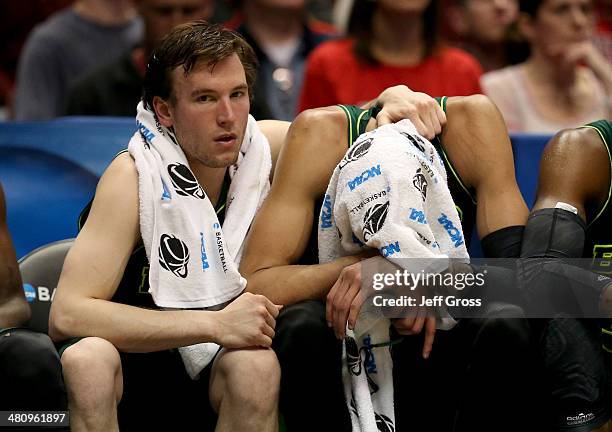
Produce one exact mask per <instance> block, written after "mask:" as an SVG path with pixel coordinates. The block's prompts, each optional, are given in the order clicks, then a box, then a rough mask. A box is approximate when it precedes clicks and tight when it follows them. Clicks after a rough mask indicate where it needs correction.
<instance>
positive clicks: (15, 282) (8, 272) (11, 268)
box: [0, 185, 31, 328]
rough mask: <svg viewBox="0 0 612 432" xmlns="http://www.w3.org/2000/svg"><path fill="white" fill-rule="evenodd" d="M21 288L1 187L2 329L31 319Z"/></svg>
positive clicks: (0, 270) (0, 279)
mask: <svg viewBox="0 0 612 432" xmlns="http://www.w3.org/2000/svg"><path fill="white" fill-rule="evenodd" d="M30 314H31V312H30V307H29V306H28V303H27V302H26V299H25V296H24V294H23V288H22V287H21V275H20V273H19V265H18V264H17V257H16V256H15V249H14V247H13V242H12V241H11V236H10V234H9V231H8V226H7V224H6V202H5V198H4V190H3V189H2V186H1V185H0V328H2V327H5V328H6V327H18V326H20V325H23V324H24V323H25V322H26V321H28V320H29V319H30Z"/></svg>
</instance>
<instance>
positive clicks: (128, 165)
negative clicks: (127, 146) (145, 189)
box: [96, 151, 138, 197]
mask: <svg viewBox="0 0 612 432" xmlns="http://www.w3.org/2000/svg"><path fill="white" fill-rule="evenodd" d="M133 191H136V193H137V192H138V170H137V169H136V163H135V162H134V159H132V156H131V155H130V154H129V153H128V152H127V151H123V152H121V153H119V154H118V155H117V156H116V157H115V159H113V161H112V162H111V163H110V165H109V166H108V168H106V171H104V174H102V177H101V178H100V182H99V183H98V187H97V189H96V196H98V195H100V194H101V193H104V194H108V193H110V194H115V193H116V194H117V196H118V197H121V196H125V195H126V194H128V193H130V192H133Z"/></svg>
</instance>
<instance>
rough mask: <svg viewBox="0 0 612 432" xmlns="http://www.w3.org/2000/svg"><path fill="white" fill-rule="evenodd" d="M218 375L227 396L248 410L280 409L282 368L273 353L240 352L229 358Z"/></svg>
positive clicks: (232, 353) (262, 351) (235, 352)
mask: <svg viewBox="0 0 612 432" xmlns="http://www.w3.org/2000/svg"><path fill="white" fill-rule="evenodd" d="M222 360H225V361H221V362H220V364H219V370H218V373H220V374H222V376H223V378H224V382H225V389H224V390H225V392H227V394H228V395H230V396H231V397H232V399H233V400H234V401H238V402H239V403H240V404H241V405H242V406H244V407H245V408H246V409H248V408H251V409H253V410H258V411H262V412H264V411H267V410H269V409H270V408H271V407H273V406H275V405H276V402H277V400H278V392H279V386H280V366H279V364H278V360H277V358H276V354H274V351H272V350H264V349H253V350H237V351H233V352H228V353H226V354H225V359H222Z"/></svg>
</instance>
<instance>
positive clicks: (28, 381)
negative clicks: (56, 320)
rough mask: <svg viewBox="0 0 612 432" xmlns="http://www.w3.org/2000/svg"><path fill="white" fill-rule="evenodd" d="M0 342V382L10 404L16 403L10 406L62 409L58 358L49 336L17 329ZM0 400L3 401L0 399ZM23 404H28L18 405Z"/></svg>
mask: <svg viewBox="0 0 612 432" xmlns="http://www.w3.org/2000/svg"><path fill="white" fill-rule="evenodd" d="M1 342H2V343H1V345H0V360H1V361H0V377H1V379H0V380H1V381H2V382H3V383H4V384H5V392H4V393H5V394H6V396H7V397H9V398H10V403H11V404H15V405H10V406H11V407H13V408H15V409H47V410H49V409H65V400H66V396H65V389H64V382H63V380H62V371H61V366H60V360H59V355H58V353H57V351H56V349H55V347H54V346H53V343H52V342H51V339H50V338H49V336H47V335H46V334H42V333H36V332H33V331H30V330H26V329H18V330H14V331H11V332H10V333H6V334H4V335H3V336H2V341H1ZM5 374H6V376H3V375H5ZM0 393H2V392H0ZM0 401H4V398H2V397H0ZM22 403H27V404H28V405H26V406H21V404H22ZM8 406H9V405H5V407H8Z"/></svg>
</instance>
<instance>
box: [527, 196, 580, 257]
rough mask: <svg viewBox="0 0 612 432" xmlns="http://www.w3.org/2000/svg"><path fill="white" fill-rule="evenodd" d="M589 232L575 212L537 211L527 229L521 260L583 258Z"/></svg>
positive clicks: (530, 217) (560, 210)
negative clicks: (587, 232)
mask: <svg viewBox="0 0 612 432" xmlns="http://www.w3.org/2000/svg"><path fill="white" fill-rule="evenodd" d="M585 229H586V225H585V223H584V221H583V220H582V219H581V218H580V216H578V215H577V214H575V213H572V212H571V211H568V210H564V209H560V208H547V209H542V210H538V211H535V212H533V213H532V214H531V216H529V219H528V220H527V225H526V226H525V233H524V235H523V242H522V246H521V257H524V258H534V257H554V258H572V257H574V258H575V257H580V256H582V251H583V248H584V241H585V237H586V235H585Z"/></svg>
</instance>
